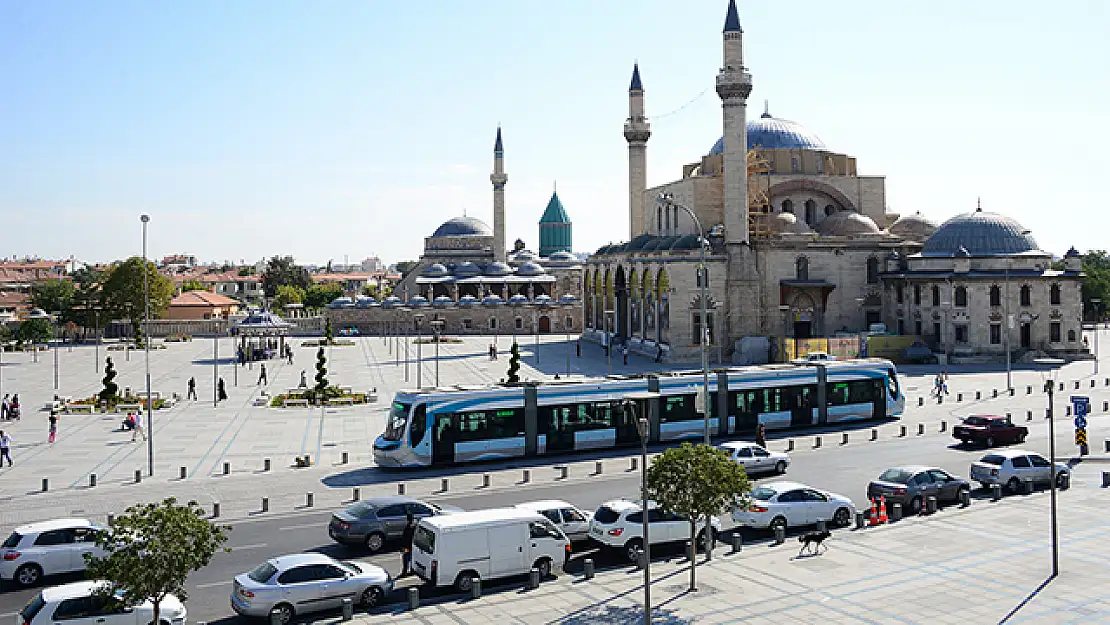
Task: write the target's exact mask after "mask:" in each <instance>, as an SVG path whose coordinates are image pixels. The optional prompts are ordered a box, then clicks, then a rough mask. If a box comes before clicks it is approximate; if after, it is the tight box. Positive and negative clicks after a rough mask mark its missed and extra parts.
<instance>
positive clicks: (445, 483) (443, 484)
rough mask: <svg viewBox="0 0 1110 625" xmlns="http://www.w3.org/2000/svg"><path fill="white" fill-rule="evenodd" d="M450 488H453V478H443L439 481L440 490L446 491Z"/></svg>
mask: <svg viewBox="0 0 1110 625" xmlns="http://www.w3.org/2000/svg"><path fill="white" fill-rule="evenodd" d="M450 489H451V480H449V479H447V478H443V479H441V480H440V481H439V490H440V492H442V493H446V492H447V491H448V490H450Z"/></svg>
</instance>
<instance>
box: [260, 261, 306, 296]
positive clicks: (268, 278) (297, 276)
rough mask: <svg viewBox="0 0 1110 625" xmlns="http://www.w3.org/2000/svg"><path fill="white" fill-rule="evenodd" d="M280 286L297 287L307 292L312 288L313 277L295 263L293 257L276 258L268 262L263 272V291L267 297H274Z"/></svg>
mask: <svg viewBox="0 0 1110 625" xmlns="http://www.w3.org/2000/svg"><path fill="white" fill-rule="evenodd" d="M279 286H295V287H299V288H300V289H301V290H302V291H307V290H308V287H310V286H312V277H311V276H309V275H308V270H307V269H305V268H304V267H301V266H300V265H298V264H297V263H295V262H293V257H292V256H274V257H273V258H271V259H270V260H268V261H266V270H265V271H263V272H262V289H263V291H265V293H266V297H274V296H275V295H277V288H278V287H279Z"/></svg>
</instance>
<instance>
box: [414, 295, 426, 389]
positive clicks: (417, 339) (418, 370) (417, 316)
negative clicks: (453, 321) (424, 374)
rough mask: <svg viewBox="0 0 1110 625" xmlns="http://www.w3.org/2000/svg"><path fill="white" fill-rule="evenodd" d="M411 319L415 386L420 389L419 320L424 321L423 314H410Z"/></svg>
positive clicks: (421, 386)
mask: <svg viewBox="0 0 1110 625" xmlns="http://www.w3.org/2000/svg"><path fill="white" fill-rule="evenodd" d="M412 320H413V321H414V322H415V323H416V388H417V389H420V388H423V385H422V384H421V375H420V370H421V369H423V368H424V367H423V365H422V364H421V350H420V322H421V321H424V315H423V314H422V313H416V314H415V315H413V316H412Z"/></svg>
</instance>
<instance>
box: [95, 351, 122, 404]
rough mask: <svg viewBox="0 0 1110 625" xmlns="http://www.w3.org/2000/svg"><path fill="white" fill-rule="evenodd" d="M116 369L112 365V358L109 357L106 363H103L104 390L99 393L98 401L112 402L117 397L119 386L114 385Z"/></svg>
mask: <svg viewBox="0 0 1110 625" xmlns="http://www.w3.org/2000/svg"><path fill="white" fill-rule="evenodd" d="M115 379H116V368H115V366H113V365H112V357H111V356H109V357H108V360H107V362H105V363H104V379H103V380H101V382H103V383H104V388H103V389H101V391H100V394H99V395H100V400H101V401H104V402H111V401H114V400H115V398H116V397H118V396H119V385H118V384H116V383H115V381H114V380H115Z"/></svg>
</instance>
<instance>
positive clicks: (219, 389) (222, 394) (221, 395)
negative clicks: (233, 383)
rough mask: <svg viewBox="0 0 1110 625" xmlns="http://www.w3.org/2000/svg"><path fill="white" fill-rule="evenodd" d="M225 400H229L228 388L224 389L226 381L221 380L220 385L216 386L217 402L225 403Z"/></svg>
mask: <svg viewBox="0 0 1110 625" xmlns="http://www.w3.org/2000/svg"><path fill="white" fill-rule="evenodd" d="M225 399H227V388H225V387H224V379H223V378H220V381H219V383H218V384H216V400H217V401H224V400H225Z"/></svg>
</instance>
